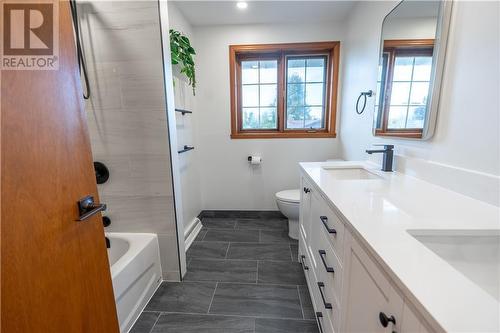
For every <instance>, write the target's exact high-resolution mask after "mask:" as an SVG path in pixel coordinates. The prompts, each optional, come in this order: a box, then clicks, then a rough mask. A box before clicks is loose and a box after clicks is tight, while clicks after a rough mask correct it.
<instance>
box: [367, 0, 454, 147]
mask: <svg viewBox="0 0 500 333" xmlns="http://www.w3.org/2000/svg"><path fill="white" fill-rule="evenodd" d="M451 6H452V2H451V1H439V0H431V1H427V0H423V1H411V0H403V1H401V2H400V3H399V4H398V5H397V6H396V8H394V9H393V10H392V11H391V12H390V13H389V14H388V15H387V16H386V17H385V18H384V21H383V24H382V35H381V43H380V58H379V59H380V60H379V74H378V78H377V90H376V94H375V98H376V101H375V116H374V122H373V134H374V135H375V136H387V137H398V138H407V139H421V140H426V139H429V138H430V137H431V136H432V134H433V133H434V127H435V123H436V116H437V112H438V107H439V95H440V90H441V76H442V73H443V66H444V58H445V52H446V40H447V35H448V28H449V22H450V15H451Z"/></svg>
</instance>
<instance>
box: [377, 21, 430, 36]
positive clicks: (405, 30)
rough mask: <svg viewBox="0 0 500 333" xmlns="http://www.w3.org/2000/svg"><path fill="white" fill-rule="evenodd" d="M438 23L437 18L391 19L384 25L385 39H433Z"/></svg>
mask: <svg viewBox="0 0 500 333" xmlns="http://www.w3.org/2000/svg"><path fill="white" fill-rule="evenodd" d="M436 23H437V19H436V18H435V17H418V18H411V17H406V18H396V17H391V18H390V19H387V20H386V21H385V24H384V31H383V34H384V39H385V40H387V39H433V38H435V37H436Z"/></svg>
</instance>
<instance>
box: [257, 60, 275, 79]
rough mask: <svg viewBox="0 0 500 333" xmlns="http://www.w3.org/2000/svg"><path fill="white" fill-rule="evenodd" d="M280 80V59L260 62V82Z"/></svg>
mask: <svg viewBox="0 0 500 333" xmlns="http://www.w3.org/2000/svg"><path fill="white" fill-rule="evenodd" d="M277 82H278V61H277V60H266V61H261V62H260V83H277Z"/></svg>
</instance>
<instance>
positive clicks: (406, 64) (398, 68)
mask: <svg viewBox="0 0 500 333" xmlns="http://www.w3.org/2000/svg"><path fill="white" fill-rule="evenodd" d="M413 59H414V58H413V57H396V60H395V61H394V75H393V79H392V80H393V81H411V72H412V70H413Z"/></svg>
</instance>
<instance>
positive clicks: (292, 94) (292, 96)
mask: <svg viewBox="0 0 500 333" xmlns="http://www.w3.org/2000/svg"><path fill="white" fill-rule="evenodd" d="M286 94H287V96H286V104H287V105H288V106H303V105H304V103H305V84H300V83H299V84H296V83H295V84H288V87H287V91H286Z"/></svg>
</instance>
